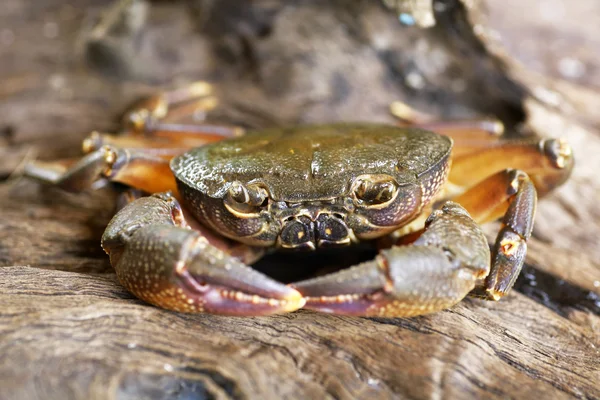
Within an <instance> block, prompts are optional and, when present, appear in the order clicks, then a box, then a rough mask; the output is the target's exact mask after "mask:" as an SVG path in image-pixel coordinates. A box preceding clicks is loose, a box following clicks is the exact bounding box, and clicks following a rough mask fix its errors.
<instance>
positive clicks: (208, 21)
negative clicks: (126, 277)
mask: <svg viewBox="0 0 600 400" xmlns="http://www.w3.org/2000/svg"><path fill="white" fill-rule="evenodd" d="M593 1H594V0H589V1H587V0H586V1H584V0H581V4H584V3H590V4H592V3H593ZM110 3H111V2H109V1H104V0H101V1H92V0H81V1H78V2H77V3H76V4H77V5H76V6H68V5H65V2H62V1H59V0H44V1H38V2H21V1H18V0H5V1H3V2H2V4H1V5H0V26H2V27H5V28H4V30H3V29H0V77H1V81H2V85H0V86H1V87H0V132H9V133H8V135H4V136H2V135H0V137H1V139H0V157H1V158H2V160H3V161H2V162H1V163H0V175H2V176H3V177H4V178H6V180H5V181H4V182H3V183H0V265H1V266H2V268H0V399H37V398H43V399H104V398H111V399H140V398H148V399H171V398H178V399H196V398H198V399H204V398H206V399H211V398H219V399H220V398H223V399H224V398H233V399H250V398H259V399H270V398H273V399H279V398H319V399H320V398H324V399H338V398H340V399H353V398H369V399H372V398H382V399H387V398H390V399H391V398H394V399H396V398H419V399H420V398H433V399H438V398H449V399H451V398H481V399H486V398H530V397H534V396H535V397H540V398H552V399H562V398H565V399H566V398H580V399H593V398H600V263H599V262H598V259H599V258H598V256H599V255H600V245H599V244H598V235H599V234H600V205H599V204H598V202H597V199H598V198H599V197H598V196H599V194H600V181H599V180H598V178H597V171H598V168H599V167H600V165H599V164H598V160H597V157H595V155H596V154H598V152H600V135H599V133H600V132H599V129H600V117H598V114H597V112H592V111H593V110H592V107H591V106H590V105H593V104H598V103H600V96H599V95H598V93H596V92H595V90H596V89H593V88H594V87H595V88H597V82H596V83H594V82H592V81H590V82H587V81H586V77H587V78H589V79H590V80H593V79H594V77H595V76H597V75H595V74H596V73H597V72H594V71H598V70H600V69H599V68H600V61H599V60H598V58H594V56H593V54H600V52H599V51H598V48H596V49H595V50H593V49H592V48H590V49H588V48H584V50H582V51H588V52H589V53H590V55H589V56H588V55H587V53H586V55H585V57H584V56H581V60H583V61H584V62H585V63H586V68H587V71H592V72H593V73H590V74H588V75H583V76H578V77H577V78H576V79H572V78H569V77H565V76H562V75H560V74H559V73H557V70H555V69H554V68H550V69H549V70H544V69H540V68H536V67H535V65H537V64H535V63H534V64H532V65H529V64H528V63H531V62H533V61H532V59H533V58H534V56H535V57H541V58H542V59H543V60H544V61H545V62H547V63H550V62H554V61H557V60H560V59H561V57H563V56H564V55H563V54H562V53H560V52H561V51H564V49H565V47H562V46H559V47H558V48H557V49H558V50H556V52H552V51H551V49H549V48H548V49H546V51H544V52H539V55H538V53H527V54H530V55H531V57H532V58H527V57H523V54H524V51H523V50H522V49H523V48H525V49H527V47H519V46H517V45H516V44H518V41H519V40H520V39H521V34H522V32H526V33H527V37H528V38H529V39H528V40H532V41H534V42H535V41H538V43H541V44H539V46H543V42H544V37H543V35H542V36H540V35H539V32H547V29H550V28H548V27H547V26H546V25H544V24H542V23H540V24H535V23H531V20H532V19H535V16H536V15H538V16H539V15H541V14H540V12H539V10H537V9H536V5H535V4H536V3H537V2H535V1H525V2H520V7H522V8H523V10H524V11H523V12H522V13H521V14H524V15H525V14H526V15H527V20H528V24H527V26H526V27H525V26H523V25H519V23H518V20H517V19H516V18H517V17H518V15H517V16H515V15H514V13H509V14H502V11H503V10H502V9H498V8H496V7H489V8H488V9H487V10H488V11H487V12H488V14H486V13H483V12H481V10H482V9H483V8H479V6H481V3H480V2H469V4H473V8H464V7H463V6H462V3H459V2H456V1H447V2H444V5H445V9H444V10H445V11H444V12H443V13H442V14H440V15H438V17H439V18H438V26H437V27H436V28H434V29H432V30H427V31H423V30H419V29H416V28H402V27H400V26H399V25H398V24H397V20H396V18H395V17H394V16H393V15H391V14H390V13H389V12H388V10H386V9H385V8H384V7H382V6H381V5H380V4H378V3H377V2H369V1H357V2H352V3H350V2H344V1H332V2H328V3H327V4H326V5H323V3H320V2H318V1H306V2H302V3H300V4H297V3H296V4H294V5H292V2H289V1H278V2H273V1H255V2H248V3H244V4H243V5H241V6H240V3H239V2H231V1H220V2H203V1H193V2H181V3H180V2H159V1H158V2H151V3H149V4H148V16H147V18H146V19H145V23H144V24H143V26H142V27H141V28H139V29H138V30H137V31H135V32H133V33H131V32H130V33H129V34H121V35H117V34H115V35H114V37H111V38H109V43H116V44H117V47H116V48H115V47H109V48H108V51H109V55H112V56H113V57H112V58H111V57H108V58H98V57H96V58H94V57H92V56H90V54H89V52H90V51H92V52H93V51H98V47H97V46H98V44H97V43H96V47H94V46H90V45H89V42H90V32H91V30H92V28H93V26H94V24H95V23H96V21H97V20H98V18H99V17H100V14H101V12H102V11H103V10H105V9H106V7H108V6H109V5H110ZM184 3H185V4H184ZM294 3H295V2H294ZM317 3H319V5H317ZM492 3H493V2H492ZM188 7H191V9H190V8H188ZM582 7H583V6H582ZM527 10H529V11H530V12H527ZM584 14H585V13H584ZM490 15H492V16H494V17H495V18H493V19H490V18H488V17H489V16H490ZM506 15H510V16H511V18H508V17H506ZM507 18H508V19H507ZM540 18H541V17H540ZM582 18H583V17H582ZM590 18H591V15H590ZM507 21H508V22H507ZM478 24H479V25H480V26H481V27H483V28H481V27H480V28H478V30H477V32H479V34H476V33H474V29H473V26H475V25H478ZM581 25H582V26H583V25H585V24H584V23H583V22H582V23H581ZM538 26H543V29H542V28H539V29H538ZM576 28H577V27H576V26H573V25H572V24H569V25H568V32H567V33H568V34H567V33H564V32H562V31H561V29H567V28H564V27H556V26H552V27H551V29H556V31H553V32H554V33H553V35H555V36H556V37H560V38H564V40H567V41H568V40H571V39H569V38H570V37H573V38H575V39H577V40H578V41H580V38H581V35H586V34H589V32H588V30H585V29H582V30H581V31H576ZM482 29H483V31H482ZM486 29H493V30H494V31H495V32H497V33H498V34H499V35H500V37H501V38H502V41H500V42H498V41H497V40H496V39H494V38H496V36H494V35H489V34H488V35H487V36H486V35H485V34H483V35H482V34H481V32H483V33H485V32H488V33H489V31H486ZM7 31H10V34H9V33H6V32H7ZM574 32H577V34H575V33H574ZM132 37H133V39H132ZM132 40H133V41H132ZM120 43H121V44H122V47H119V46H121V44H120ZM515 43H516V44H515ZM586 43H588V42H586ZM589 43H591V44H588V46H593V45H594V42H593V39H590V41H589ZM595 43H596V44H597V42H595ZM100 45H101V46H103V45H105V43H100ZM528 46H533V45H531V44H528ZM90 48H91V49H92V50H90ZM94 48H95V49H96V50H94ZM534 48H535V46H534ZM567 48H568V47H567ZM123 49H124V50H123ZM515 49H516V50H515ZM120 51H126V52H128V53H125V54H127V55H129V56H130V57H131V60H122V56H123V54H122V53H120ZM594 51H595V53H594ZM569 57H575V56H574V55H573V54H569ZM119 60H120V61H119ZM132 60H134V61H132ZM534 61H535V60H534ZM538 61H539V60H538ZM135 64H145V67H144V68H140V67H136V66H135ZM132 65H133V66H132ZM558 71H559V70H558ZM559 72H560V71H559ZM199 77H202V78H210V79H211V80H213V81H215V82H217V83H218V87H219V91H220V93H221V95H222V96H221V97H222V99H223V101H222V102H223V106H222V108H220V109H219V110H217V112H216V113H215V114H214V115H211V117H212V118H215V119H217V120H226V121H230V122H233V123H243V124H244V125H247V126H262V125H274V124H289V123H297V122H317V121H332V120H357V119H358V120H374V121H388V122H391V121H392V120H391V119H390V117H389V116H388V114H387V105H388V104H389V102H391V101H393V100H396V99H402V100H405V101H409V102H410V103H411V104H414V105H415V106H416V107H419V108H420V109H422V110H424V111H427V112H431V113H435V114H437V115H440V116H442V117H455V118H456V117H470V116H478V115H487V114H495V115H499V116H501V117H502V118H503V119H504V121H505V122H506V123H507V126H509V128H510V132H509V134H512V135H516V134H518V132H516V130H517V129H515V128H518V127H520V126H524V127H525V129H524V131H530V132H535V133H537V134H540V135H544V136H565V137H567V138H568V139H569V141H570V142H571V144H572V145H573V147H574V149H575V154H576V156H577V163H578V164H577V167H576V170H575V172H574V176H573V178H572V180H571V181H570V182H569V183H568V184H567V185H565V186H564V187H563V188H561V189H560V190H559V191H558V192H557V193H555V194H553V195H551V196H550V197H549V198H548V199H545V200H544V201H543V202H542V203H541V204H540V212H539V213H538V218H537V221H536V228H535V231H534V237H533V238H532V241H531V244H530V251H529V255H528V258H527V266H526V268H525V269H524V272H523V274H522V276H521V278H520V280H519V281H518V283H517V286H516V288H515V290H513V292H512V293H511V294H510V295H509V296H508V297H507V298H505V299H503V300H502V301H501V302H498V303H488V302H483V301H480V300H475V299H467V300H465V301H464V302H462V303H461V304H459V305H458V306H456V307H454V308H453V309H451V310H448V311H444V312H441V313H437V314H434V315H430V316H423V317H418V318H411V319H382V318H351V317H339V316H329V315H322V314H317V313H313V312H310V311H300V312H295V313H292V314H289V315H281V316H273V317H265V318H231V317H220V316H212V315H187V314H178V313H173V312H167V311H163V310H160V309H157V308H154V307H150V306H148V305H145V304H143V303H142V302H140V301H139V300H137V299H135V298H133V297H132V296H131V295H130V294H128V293H127V292H126V291H125V290H124V289H123V288H122V287H121V286H120V285H119V283H118V282H117V280H116V277H115V275H114V273H113V272H112V269H111V267H110V265H109V263H108V260H107V258H106V256H105V255H104V253H103V252H102V250H101V248H100V246H99V237H100V235H101V233H102V231H103V228H104V226H105V224H106V222H107V221H108V220H109V219H110V216H111V214H112V211H113V204H114V199H115V193H113V192H112V191H111V190H101V191H97V192H94V193H85V194H80V195H72V194H65V193H62V192H60V191H57V190H54V189H51V188H43V187H40V186H39V185H37V184H35V183H32V182H29V181H25V180H23V179H19V178H18V173H17V174H13V172H14V170H15V168H17V171H18V165H19V164H20V163H22V161H23V158H24V157H39V158H43V159H51V158H54V157H67V156H73V155H76V154H78V151H79V142H80V141H81V139H82V138H83V137H84V136H85V135H86V134H87V133H88V132H90V131H91V130H94V129H98V130H106V131H112V130H115V129H117V128H118V118H119V116H120V114H121V113H122V112H123V111H124V109H125V108H126V106H127V105H128V104H131V102H132V101H134V100H136V99H137V98H139V97H140V96H141V95H143V94H148V93H151V92H152V91H153V90H155V89H156V88H158V87H165V86H169V85H172V84H177V83H182V82H188V81H191V80H194V79H198V78H199ZM594 84H595V85H596V86H594ZM540 88H541V89H540ZM544 90H546V91H547V92H544ZM540 93H542V95H540ZM544 93H546V96H544ZM548 93H550V94H551V95H550V96H548ZM553 93H554V94H555V97H552V94H553ZM556 96H558V98H559V99H560V103H559V104H549V101H550V103H552V99H553V98H556ZM595 102H596V103H595ZM595 110H596V111H597V108H595ZM11 174H12V175H11ZM488 229H489V233H490V235H493V232H494V229H495V227H494V226H491V227H488ZM490 237H491V236H490Z"/></svg>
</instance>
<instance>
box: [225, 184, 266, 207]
mask: <svg viewBox="0 0 600 400" xmlns="http://www.w3.org/2000/svg"><path fill="white" fill-rule="evenodd" d="M267 200H268V193H267V190H266V189H265V188H264V187H262V186H259V185H258V184H249V185H244V184H243V183H241V182H238V181H235V182H233V183H232V184H231V186H230V187H229V191H228V192H227V195H226V196H225V201H224V203H225V207H227V209H228V210H229V211H230V212H231V213H233V214H240V213H241V214H256V213H257V212H258V211H260V208H261V207H264V206H265V205H266V203H267Z"/></svg>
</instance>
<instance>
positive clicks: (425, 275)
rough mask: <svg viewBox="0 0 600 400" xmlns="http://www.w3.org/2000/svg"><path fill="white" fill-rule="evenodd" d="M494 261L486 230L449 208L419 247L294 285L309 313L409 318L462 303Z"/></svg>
mask: <svg viewBox="0 0 600 400" xmlns="http://www.w3.org/2000/svg"><path fill="white" fill-rule="evenodd" d="M489 259H490V253H489V248H488V245H487V241H486V239H485V236H484V235H483V233H482V232H481V230H480V229H479V228H478V227H477V225H476V224H475V223H474V222H473V220H472V219H471V218H470V216H469V215H468V214H467V212H466V211H465V210H464V209H463V208H462V207H460V206H459V205H457V204H454V203H447V205H446V206H444V208H443V210H440V211H437V212H435V213H434V214H433V215H432V216H431V217H430V219H429V220H428V227H427V230H426V231H425V233H423V234H422V235H421V237H420V238H419V239H418V240H417V241H416V242H415V244H414V245H410V246H394V247H392V248H390V249H387V250H383V251H381V253H380V254H379V255H378V256H377V257H376V258H375V259H374V260H372V261H368V262H365V263H362V264H359V265H356V266H354V267H352V268H350V269H347V270H342V271H339V272H337V273H333V274H330V275H325V276H323V277H319V278H314V279H309V280H306V281H303V282H299V283H295V284H293V285H292V286H293V287H294V288H296V289H298V291H299V292H300V293H302V295H304V296H305V298H306V305H305V308H308V309H313V310H318V311H322V312H329V313H336V314H346V315H364V316H387V317H410V316H414V315H421V314H427V313H431V312H435V311H439V310H442V309H445V308H448V307H450V306H452V305H454V304H456V303H457V302H458V301H460V300H462V299H463V298H464V297H465V296H466V295H467V294H469V292H470V291H471V290H473V289H474V288H475V286H476V285H477V284H478V283H479V282H481V281H482V280H483V279H484V278H485V276H486V275H487V274H488V273H489Z"/></svg>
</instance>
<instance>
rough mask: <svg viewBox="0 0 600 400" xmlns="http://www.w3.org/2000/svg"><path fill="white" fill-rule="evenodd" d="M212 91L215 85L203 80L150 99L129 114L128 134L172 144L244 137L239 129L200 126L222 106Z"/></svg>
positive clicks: (126, 118) (124, 121)
mask: <svg viewBox="0 0 600 400" xmlns="http://www.w3.org/2000/svg"><path fill="white" fill-rule="evenodd" d="M212 92H213V87H212V85H211V84H209V83H208V82H204V81H199V82H195V83H192V84H190V85H187V86H184V87H182V88H179V89H175V90H171V91H165V92H162V93H159V94H156V95H154V96H150V97H148V98H147V99H144V100H143V101H141V102H140V103H138V104H137V105H136V106H135V107H133V108H132V109H131V110H130V111H128V112H127V113H125V116H124V118H123V123H124V126H125V132H126V133H131V134H134V135H144V136H150V137H152V138H158V137H168V138H169V140H170V141H173V140H177V139H181V138H185V139H191V138H193V136H196V135H199V136H201V137H202V136H205V137H211V136H217V137H219V138H224V137H234V136H240V135H241V134H243V132H244V130H243V129H242V128H240V127H236V126H226V125H215V124H207V123H204V122H202V123H198V121H197V120H198V118H199V119H200V120H201V121H203V119H204V116H205V115H206V113H208V112H209V111H211V110H213V109H214V108H215V107H216V106H217V104H218V101H217V99H216V97H213V96H212V95H211V94H212ZM190 117H195V119H193V120H192V122H191V123H189V122H181V121H182V120H189V119H190ZM205 143H206V142H205ZM205 143H197V144H195V145H194V146H201V145H202V144H205Z"/></svg>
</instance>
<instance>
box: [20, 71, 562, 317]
mask: <svg viewBox="0 0 600 400" xmlns="http://www.w3.org/2000/svg"><path fill="white" fill-rule="evenodd" d="M212 91H213V88H212V86H211V85H210V84H209V83H206V82H198V83H196V84H193V85H190V86H188V87H185V88H182V89H178V90H173V91H166V92H163V93H160V94H157V95H155V96H152V97H150V98H148V99H147V100H145V101H143V102H142V103H140V104H139V105H138V106H137V107H135V108H134V109H133V110H131V111H130V112H128V113H127V114H126V117H125V125H124V129H123V132H122V133H121V134H120V135H107V134H99V133H92V135H91V136H90V137H88V138H87V139H86V140H85V141H84V143H83V148H84V151H85V153H87V155H86V156H84V157H83V158H82V159H80V160H78V161H76V162H54V163H41V162H34V163H32V164H29V165H28V166H27V167H26V170H25V174H26V175H27V176H29V177H32V178H35V179H38V180H41V181H43V182H45V183H50V184H53V185H57V186H59V187H60V188H62V189H65V190H69V191H81V190H85V189H87V188H90V187H95V186H98V185H100V184H103V183H106V182H116V183H119V184H121V185H125V186H126V187H129V188H132V189H135V190H129V191H127V192H125V194H124V195H123V198H124V199H125V202H124V203H125V205H124V206H122V207H121V208H120V210H119V211H118V212H117V213H116V215H115V216H114V217H113V219H112V220H111V221H110V223H109V224H108V226H107V228H106V230H105V232H104V234H103V236H102V247H103V248H104V250H105V251H106V253H108V255H109V258H110V262H111V264H112V266H113V267H114V269H115V271H116V274H117V276H118V279H119V281H120V282H121V283H122V285H123V286H124V287H125V288H126V289H127V290H129V291H130V292H131V293H133V294H134V295H135V296H137V297H138V298H140V299H142V300H144V301H146V302H148V303H151V304H153V305H155V306H159V307H163V308H166V309H170V310H175V311H181V312H206V313H215V314H227V315H243V316H251V315H267V314H274V313H284V312H291V311H294V310H298V309H300V308H306V309H312V310H317V311H321V312H328V313H336V314H345V315H357V316H385V317H409V316H415V315H420V314H426V313H431V312H435V311H439V310H443V309H446V308H449V307H451V306H453V305H454V304H456V303H457V302H459V301H461V300H462V299H463V298H465V297H466V296H476V297H480V298H484V299H488V300H498V299H500V298H501V297H503V296H504V295H505V294H506V293H507V292H508V291H509V289H510V288H511V287H512V286H513V284H514V282H515V279H516V278H517V276H518V274H519V272H520V269H521V267H522V264H523V262H524V259H525V254H526V250H527V240H528V238H529V237H530V235H531V231H532V227H533V220H534V214H535V209H536V202H537V196H538V195H540V196H542V195H545V194H547V193H548V192H550V191H551V190H552V189H553V188H555V187H557V186H558V185H560V184H562V183H563V182H564V181H565V180H566V179H567V178H568V177H569V175H570V173H571V170H572V167H573V156H572V152H571V148H570V147H569V145H568V144H567V143H566V142H565V141H564V140H560V139H558V140H557V139H539V138H526V139H520V140H507V139H503V138H502V137H501V133H502V125H501V124H500V123H499V122H496V121H484V120H482V121H453V122H436V121H432V120H431V119H428V118H424V117H423V116H422V115H418V114H415V113H408V112H407V110H409V109H407V108H406V107H404V106H403V105H402V104H401V103H399V104H396V105H395V108H394V109H395V114H396V115H399V116H400V117H402V118H403V121H400V122H398V124H396V125H382V124H366V123H349V124H346V123H336V124H329V125H312V126H310V125H309V126H298V127H290V128H274V129H266V130H262V131H255V132H247V133H246V132H244V130H243V129H241V128H237V127H230V126H220V125H210V124H208V123H205V122H204V121H202V122H195V123H193V124H183V123H177V121H178V120H179V119H180V117H181V116H182V115H187V114H189V113H190V111H197V110H199V109H200V110H203V111H207V110H210V109H212V108H214V106H215V104H216V99H215V97H213V95H212ZM408 114H411V115H408ZM407 115H408V116H409V117H410V118H408V117H407ZM415 115H417V116H416V117H415ZM409 119H410V122H407V120H409ZM434 132H436V133H434ZM498 219H500V220H501V227H500V230H499V232H498V234H497V238H496V240H495V244H494V245H493V246H492V247H491V250H490V246H489V245H488V241H487V239H486V237H485V235H484V234H483V232H482V230H481V228H480V226H479V224H482V223H486V222H490V221H494V220H498ZM358 242H369V243H373V244H374V246H377V247H378V248H379V251H378V253H377V255H376V256H375V258H373V259H372V260H370V261H366V262H362V263H359V264H357V265H354V266H352V267H350V268H347V269H342V270H339V271H336V272H332V273H329V274H326V275H323V276H317V277H312V278H310V279H306V280H302V281H299V282H295V283H291V284H284V283H281V282H278V281H276V280H275V279H273V278H271V277H269V276H267V275H265V274H263V273H261V272H259V271H257V270H255V269H253V268H252V267H251V266H250V265H251V264H252V263H254V262H256V261H257V260H258V259H259V258H260V257H261V256H262V255H263V254H264V253H265V252H266V251H267V250H269V249H283V250H311V251H312V250H319V249H321V248H329V247H342V246H348V245H351V244H355V243H358Z"/></svg>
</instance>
